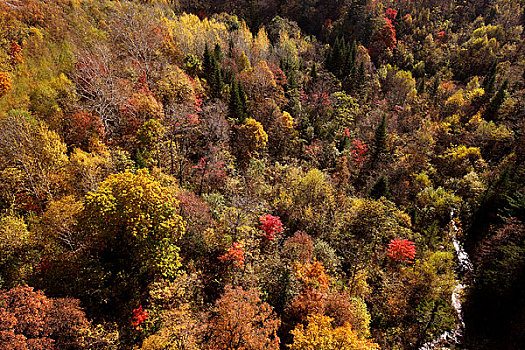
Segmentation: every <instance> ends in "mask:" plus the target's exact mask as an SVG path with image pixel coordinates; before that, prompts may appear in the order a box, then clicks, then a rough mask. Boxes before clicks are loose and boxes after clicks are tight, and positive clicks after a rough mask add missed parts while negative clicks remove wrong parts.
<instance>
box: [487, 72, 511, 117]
mask: <svg viewBox="0 0 525 350" xmlns="http://www.w3.org/2000/svg"><path fill="white" fill-rule="evenodd" d="M508 86H509V81H508V80H505V82H503V84H501V86H500V88H499V90H498V92H496V94H495V95H494V96H493V97H492V98H491V99H490V102H489V105H488V106H487V109H486V110H485V119H487V120H493V119H495V118H496V116H497V115H498V110H499V108H500V107H501V105H502V104H503V102H505V99H506V98H507V87H508Z"/></svg>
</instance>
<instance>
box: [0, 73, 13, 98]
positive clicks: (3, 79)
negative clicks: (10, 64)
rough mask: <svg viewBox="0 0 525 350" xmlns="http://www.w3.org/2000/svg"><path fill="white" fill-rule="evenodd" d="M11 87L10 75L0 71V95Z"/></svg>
mask: <svg viewBox="0 0 525 350" xmlns="http://www.w3.org/2000/svg"><path fill="white" fill-rule="evenodd" d="M10 89H11V77H10V76H9V74H7V73H5V72H1V71H0V97H2V96H3V95H5V94H6V93H7V92H8V91H9V90H10Z"/></svg>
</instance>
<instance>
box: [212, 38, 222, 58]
mask: <svg viewBox="0 0 525 350" xmlns="http://www.w3.org/2000/svg"><path fill="white" fill-rule="evenodd" d="M213 55H214V56H215V59H216V60H217V62H221V61H222V48H221V45H219V43H216V44H215V47H214V48H213Z"/></svg>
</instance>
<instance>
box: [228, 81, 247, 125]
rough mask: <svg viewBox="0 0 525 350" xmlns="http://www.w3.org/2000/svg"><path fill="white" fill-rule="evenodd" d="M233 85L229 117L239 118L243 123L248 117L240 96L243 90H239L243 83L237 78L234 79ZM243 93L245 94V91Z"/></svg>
mask: <svg viewBox="0 0 525 350" xmlns="http://www.w3.org/2000/svg"><path fill="white" fill-rule="evenodd" d="M231 85H232V87H231V91H230V101H229V109H230V113H229V117H230V118H232V119H236V120H238V121H239V123H240V124H242V123H243V122H244V119H245V118H246V116H245V113H244V106H243V103H242V99H241V97H240V94H241V92H240V91H239V90H240V88H241V86H242V85H241V84H240V83H238V82H237V80H236V79H234V80H233V81H232V84H231ZM242 94H244V91H243V92H242Z"/></svg>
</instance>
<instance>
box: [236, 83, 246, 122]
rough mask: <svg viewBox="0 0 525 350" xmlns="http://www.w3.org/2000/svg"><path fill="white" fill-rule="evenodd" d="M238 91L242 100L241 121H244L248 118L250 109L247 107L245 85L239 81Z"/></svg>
mask: <svg viewBox="0 0 525 350" xmlns="http://www.w3.org/2000/svg"><path fill="white" fill-rule="evenodd" d="M237 91H238V92H239V100H240V101H241V107H242V118H241V119H242V120H241V123H244V120H245V119H246V116H247V115H248V109H247V108H246V105H247V97H246V93H245V92H244V86H243V85H242V83H241V82H240V81H239V82H238V85H237Z"/></svg>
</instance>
